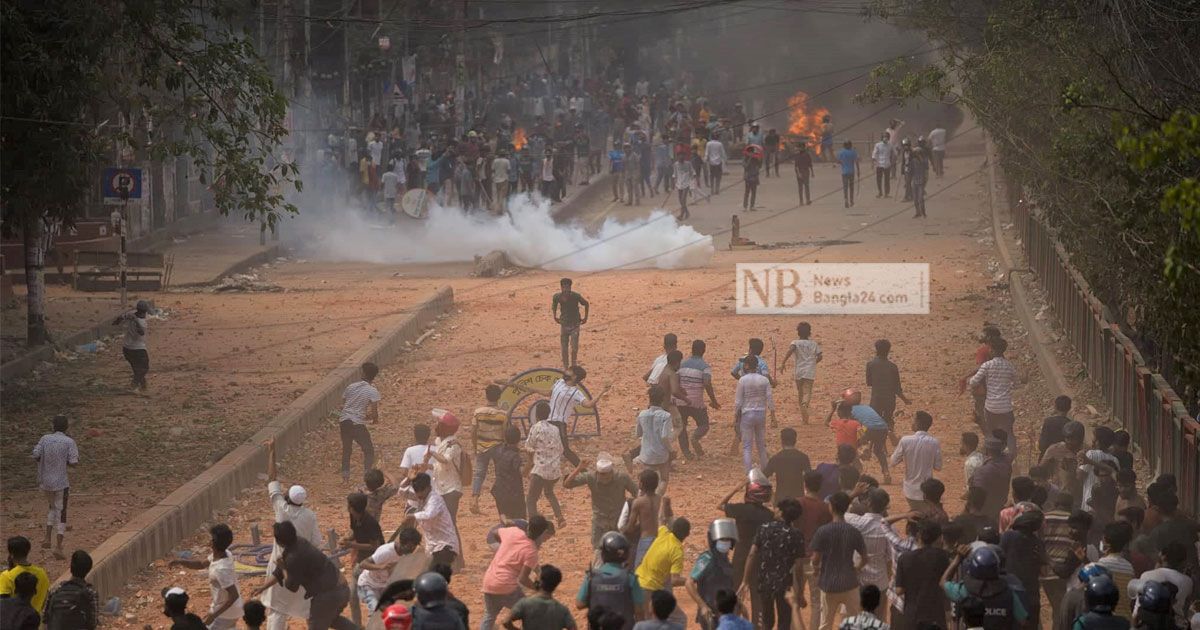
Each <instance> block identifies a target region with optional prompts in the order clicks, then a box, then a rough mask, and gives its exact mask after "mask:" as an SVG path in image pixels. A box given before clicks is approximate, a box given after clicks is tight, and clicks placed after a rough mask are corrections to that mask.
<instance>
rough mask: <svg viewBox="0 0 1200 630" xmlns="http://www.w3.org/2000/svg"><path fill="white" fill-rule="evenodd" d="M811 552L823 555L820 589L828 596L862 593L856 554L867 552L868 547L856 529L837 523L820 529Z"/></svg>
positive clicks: (819, 573) (815, 535)
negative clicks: (855, 561)
mask: <svg viewBox="0 0 1200 630" xmlns="http://www.w3.org/2000/svg"><path fill="white" fill-rule="evenodd" d="M809 550H810V551H811V552H813V553H818V554H821V566H820V569H819V570H818V571H817V587H818V588H820V589H821V590H822V591H825V592H826V593H842V592H845V591H849V590H856V589H858V575H857V573H856V571H855V570H854V554H855V552H859V553H862V552H864V551H866V545H865V544H864V541H863V536H862V534H861V533H859V531H858V530H857V529H855V527H854V526H853V525H850V524H848V523H842V522H837V521H835V522H832V523H826V524H824V525H822V526H820V527H818V528H817V531H816V533H814V534H813V539H812V546H810V547H809Z"/></svg>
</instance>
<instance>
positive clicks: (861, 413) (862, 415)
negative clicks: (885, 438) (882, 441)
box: [850, 405, 888, 431]
mask: <svg viewBox="0 0 1200 630" xmlns="http://www.w3.org/2000/svg"><path fill="white" fill-rule="evenodd" d="M850 414H851V415H853V416H854V419H855V420H857V421H858V423H859V424H861V425H863V428H865V429H867V430H868V431H870V430H871V429H883V430H884V431H887V430H888V423H887V421H886V420H884V419H883V416H881V415H879V413H878V412H876V411H875V410H874V409H873V408H871V406H869V405H854V408H853V409H851V410H850Z"/></svg>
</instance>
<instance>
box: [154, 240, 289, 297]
mask: <svg viewBox="0 0 1200 630" xmlns="http://www.w3.org/2000/svg"><path fill="white" fill-rule="evenodd" d="M286 249H287V248H286V247H284V246H283V245H282V244H275V245H269V246H267V248H266V249H264V250H262V251H259V252H257V253H254V254H251V255H249V256H247V257H245V258H243V259H241V260H239V261H237V262H235V263H233V264H232V265H229V266H228V267H226V268H225V270H224V271H222V272H220V273H218V274H217V275H215V276H213V277H212V278H209V279H208V280H201V281H200V282H184V283H181V284H172V285H171V286H170V287H168V288H171V287H174V288H187V287H206V286H209V285H212V284H216V283H218V282H220V281H221V278H224V277H225V276H231V275H233V274H235V273H241V272H243V271H245V270H247V269H249V268H251V267H255V266H258V265H261V264H263V263H265V262H271V261H272V260H275V259H276V258H278V257H280V256H282V255H283V254H284V252H285V250H286Z"/></svg>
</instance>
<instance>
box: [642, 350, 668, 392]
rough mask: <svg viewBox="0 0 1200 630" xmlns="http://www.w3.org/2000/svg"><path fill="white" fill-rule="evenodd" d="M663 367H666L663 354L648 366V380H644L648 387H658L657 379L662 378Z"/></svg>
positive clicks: (664, 354) (665, 356) (665, 359)
mask: <svg viewBox="0 0 1200 630" xmlns="http://www.w3.org/2000/svg"><path fill="white" fill-rule="evenodd" d="M665 367H667V355H666V353H663V354H660V355H658V357H657V358H655V359H654V363H651V364H650V378H647V379H646V383H647V384H649V385H658V377H660V376H662V373H663V368H665Z"/></svg>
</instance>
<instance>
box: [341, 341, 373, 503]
mask: <svg viewBox="0 0 1200 630" xmlns="http://www.w3.org/2000/svg"><path fill="white" fill-rule="evenodd" d="M377 374H379V366H377V365H375V364H374V363H364V364H363V365H362V380H361V381H355V382H353V383H350V384H349V385H347V386H346V391H345V393H343V394H342V400H343V401H345V402H344V404H343V405H342V418H341V422H340V423H339V425H338V426H339V427H340V431H341V434H342V481H343V482H349V481H350V454H351V452H352V451H353V450H354V443H355V442H357V443H358V446H359V448H361V449H362V453H363V471H364V472H365V471H368V470H371V469H372V468H374V467H375V446H374V445H373V444H372V443H371V432H370V431H369V430H367V423H371V424H375V423H377V422H379V401H380V400H381V398H382V397H381V396H380V395H379V390H378V389H375V386H374V385H372V384H371V382H372V381H374V380H375V376H376V375H377Z"/></svg>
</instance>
